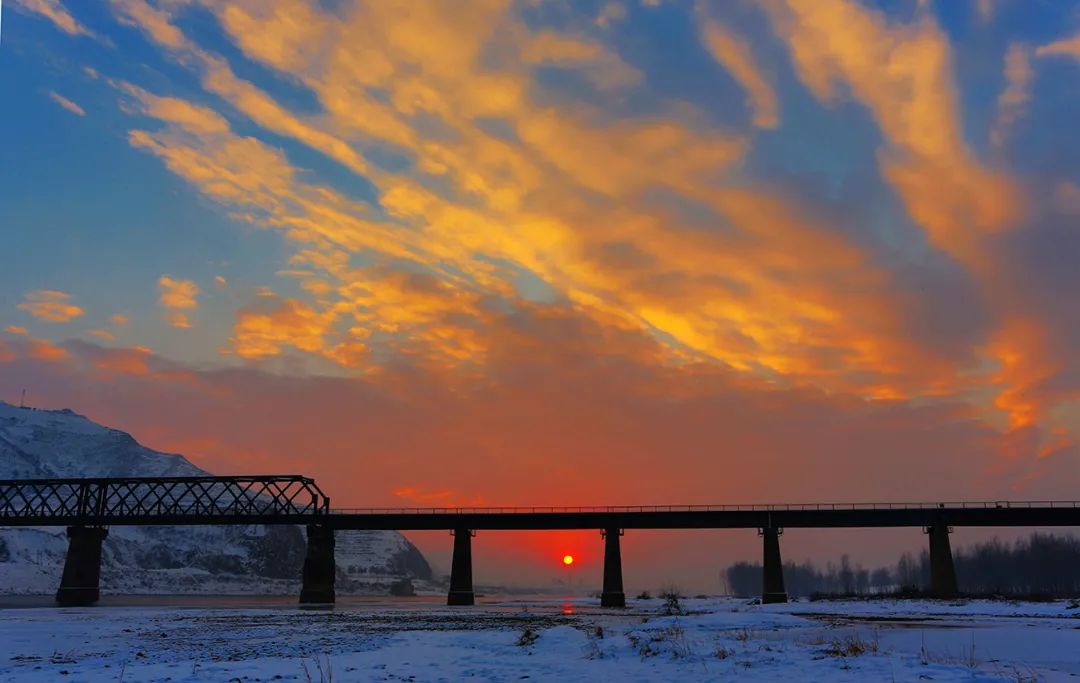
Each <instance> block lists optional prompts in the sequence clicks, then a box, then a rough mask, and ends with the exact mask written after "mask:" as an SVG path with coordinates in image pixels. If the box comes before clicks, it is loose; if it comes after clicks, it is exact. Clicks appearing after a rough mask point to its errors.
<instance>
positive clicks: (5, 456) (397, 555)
mask: <svg viewBox="0 0 1080 683" xmlns="http://www.w3.org/2000/svg"><path fill="white" fill-rule="evenodd" d="M205 474H209V473H208V472H206V471H204V470H201V469H199V468H198V467H196V466H195V465H193V464H192V463H191V462H189V461H188V460H187V459H186V458H184V457H183V456H182V455H177V454H168V453H159V452H158V451H155V450H152V449H150V448H147V447H145V446H143V445H141V444H140V443H138V442H137V441H136V440H135V439H134V438H132V437H131V435H130V434H127V433H125V432H121V431H119V430H116V429H109V428H108V427H103V426H101V425H99V424H97V423H95V422H92V421H91V420H89V419H87V418H86V417H84V416H82V415H79V414H78V413H74V412H72V411H70V410H36V409H30V408H19V407H17V406H12V405H10V404H8V403H4V402H3V401H0V479H29V478H46V477H123V476H133V477H153V476H198V475H205ZM66 552H67V539H66V538H65V536H64V530H63V529H62V528H60V529H54V528H40V529H37V528H34V529H25V528H22V529H0V592H6V593H50V592H52V591H54V590H55V589H56V586H57V585H58V584H59V579H60V572H61V570H62V568H63V563H64V557H65V554H66ZM304 552H305V544H304V534H303V531H302V529H300V528H298V527H264V526H245V527H114V528H112V529H110V531H109V537H108V538H107V539H106V541H105V546H104V549H103V557H102V590H103V591H105V592H113V593H189V592H206V593H294V592H297V591H298V590H299V588H298V586H299V579H300V568H301V566H302V564H303V559H304ZM337 565H338V581H337V583H338V590H339V592H342V593H350V592H355V593H385V592H386V591H387V590H388V587H389V585H390V584H391V583H393V582H395V581H398V580H400V579H403V578H417V579H422V580H427V579H430V578H431V568H430V567H429V566H428V563H427V561H426V560H425V559H424V557H423V555H422V554H420V552H419V551H418V550H417V549H416V547H415V546H413V545H412V543H410V542H409V541H408V539H406V538H405V537H404V536H402V535H401V534H399V533H397V532H394V531H367V532H362V531H357V532H339V533H338V535H337Z"/></svg>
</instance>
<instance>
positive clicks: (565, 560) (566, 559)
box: [562, 555, 574, 567]
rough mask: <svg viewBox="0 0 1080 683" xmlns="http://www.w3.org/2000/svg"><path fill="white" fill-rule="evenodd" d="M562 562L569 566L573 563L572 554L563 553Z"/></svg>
mask: <svg viewBox="0 0 1080 683" xmlns="http://www.w3.org/2000/svg"><path fill="white" fill-rule="evenodd" d="M562 563H563V564H565V565H566V566H567V567H569V566H570V565H572V564H574V556H573V555H563V558H562Z"/></svg>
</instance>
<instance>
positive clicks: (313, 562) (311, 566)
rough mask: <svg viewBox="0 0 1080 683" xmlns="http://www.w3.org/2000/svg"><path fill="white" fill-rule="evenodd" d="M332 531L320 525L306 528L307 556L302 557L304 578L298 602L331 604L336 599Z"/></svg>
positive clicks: (335, 565)
mask: <svg viewBox="0 0 1080 683" xmlns="http://www.w3.org/2000/svg"><path fill="white" fill-rule="evenodd" d="M334 546H335V542H334V530H333V529H332V528H331V527H328V526H325V525H322V524H309V525H308V527H307V555H306V556H305V557H304V575H303V576H304V578H303V585H302V587H301V588H300V602H301V603H304V604H308V603H324V604H325V603H333V602H334V600H335V598H336V597H337V596H336V594H335V591H334V578H335V575H336V574H337V564H336V563H335V561H334Z"/></svg>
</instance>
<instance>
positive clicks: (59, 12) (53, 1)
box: [15, 0, 95, 37]
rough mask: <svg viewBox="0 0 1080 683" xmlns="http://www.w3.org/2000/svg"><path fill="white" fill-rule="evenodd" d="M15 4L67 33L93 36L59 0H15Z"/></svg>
mask: <svg viewBox="0 0 1080 683" xmlns="http://www.w3.org/2000/svg"><path fill="white" fill-rule="evenodd" d="M15 6H16V7H19V8H22V9H24V10H26V11H28V12H32V13H34V14H38V15H41V16H42V17H44V18H46V19H48V20H49V21H51V22H52V23H53V25H54V26H56V28H58V29H60V30H61V31H63V32H64V33H67V34H69V35H73V36H76V35H84V36H90V37H95V34H94V33H93V31H91V30H90V29H88V28H86V27H85V26H83V25H82V24H81V23H79V21H77V20H76V19H75V17H73V16H72V15H71V12H69V11H67V9H66V8H65V7H64V5H63V4H62V3H61V2H60V0H15Z"/></svg>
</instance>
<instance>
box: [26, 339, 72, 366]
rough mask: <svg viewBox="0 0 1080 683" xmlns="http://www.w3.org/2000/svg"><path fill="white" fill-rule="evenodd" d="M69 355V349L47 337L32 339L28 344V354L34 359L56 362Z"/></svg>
mask: <svg viewBox="0 0 1080 683" xmlns="http://www.w3.org/2000/svg"><path fill="white" fill-rule="evenodd" d="M69 355H70V354H69V353H68V352H67V349H64V348H63V347H61V346H57V345H56V344H53V343H52V342H50V341H46V340H45V339H31V340H29V342H28V344H27V346H26V356H27V358H31V359H33V360H43V361H49V362H55V361H61V360H64V359H66V358H67V357H68V356H69Z"/></svg>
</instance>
